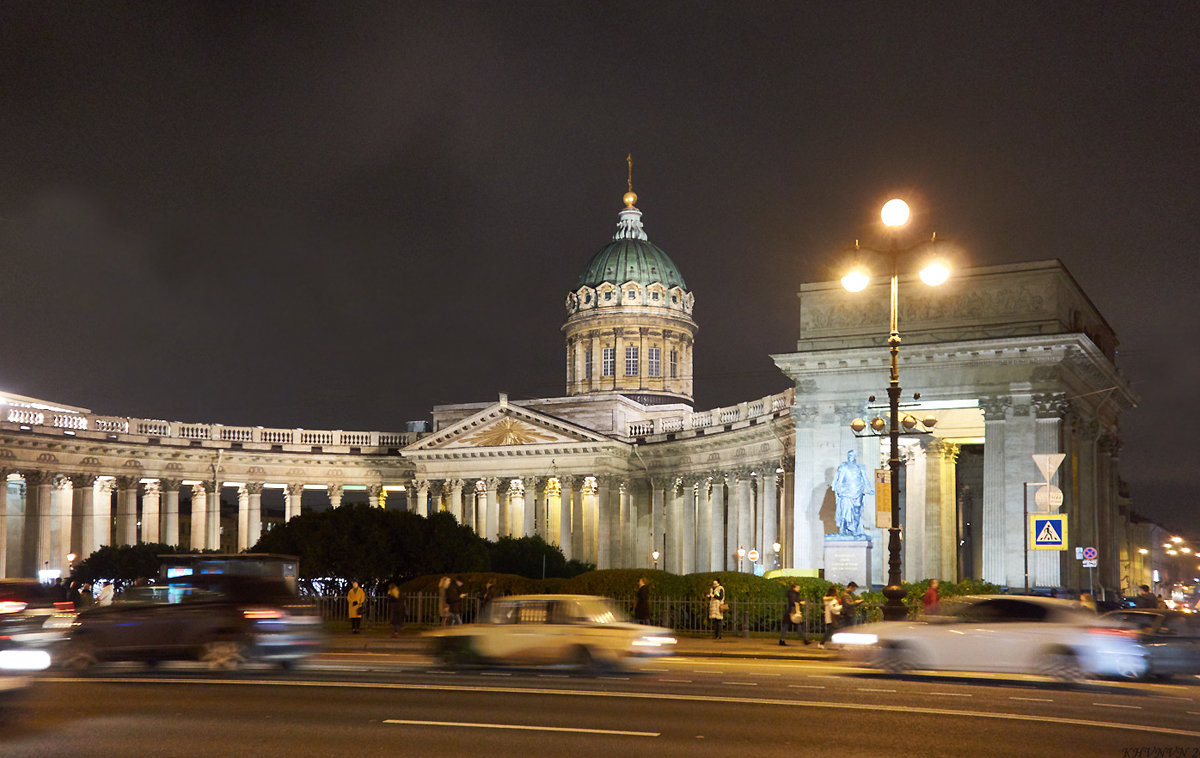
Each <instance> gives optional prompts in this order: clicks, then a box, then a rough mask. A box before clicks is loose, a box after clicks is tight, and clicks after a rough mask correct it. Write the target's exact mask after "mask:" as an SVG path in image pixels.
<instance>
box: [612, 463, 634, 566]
mask: <svg viewBox="0 0 1200 758" xmlns="http://www.w3.org/2000/svg"><path fill="white" fill-rule="evenodd" d="M629 487H630V482H629V480H628V479H623V480H621V482H620V488H619V493H618V495H617V497H618V498H619V501H620V502H619V508H620V510H621V512H620V514H619V518H620V527H619V529H620V534H619V538H618V539H619V542H620V551H619V552H617V553H616V556H617V557H616V558H615V559H614V560H615V561H616V568H633V567H634V566H635V564H634V562H633V553H634V542H635V540H636V537H635V536H634V535H635V534H637V528H636V527H637V519H635V518H634V517H633V516H634V514H633V512H632V511H633V509H632V508H631V507H630V506H631V505H632V504H633V500H632V498H631V497H630V489H629Z"/></svg>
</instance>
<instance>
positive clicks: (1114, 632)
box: [1088, 626, 1138, 639]
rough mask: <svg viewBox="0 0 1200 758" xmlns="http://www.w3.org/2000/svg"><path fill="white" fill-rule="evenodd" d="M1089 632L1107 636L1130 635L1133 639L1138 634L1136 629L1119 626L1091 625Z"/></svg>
mask: <svg viewBox="0 0 1200 758" xmlns="http://www.w3.org/2000/svg"><path fill="white" fill-rule="evenodd" d="M1088 634H1103V635H1105V636H1107V637H1129V638H1131V639H1132V638H1136V637H1137V636H1138V633H1137V630H1136V629H1123V628H1121V627H1119V626H1089V627H1088Z"/></svg>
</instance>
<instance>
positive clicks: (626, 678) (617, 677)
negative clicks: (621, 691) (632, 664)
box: [596, 676, 629, 682]
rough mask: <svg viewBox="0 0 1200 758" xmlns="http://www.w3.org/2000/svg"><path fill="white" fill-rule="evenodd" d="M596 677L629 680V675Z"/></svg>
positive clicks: (621, 680)
mask: <svg viewBox="0 0 1200 758" xmlns="http://www.w3.org/2000/svg"><path fill="white" fill-rule="evenodd" d="M596 678H597V679H610V680H611V679H615V680H617V681H620V682H628V681H629V677H627V676H598V677H596Z"/></svg>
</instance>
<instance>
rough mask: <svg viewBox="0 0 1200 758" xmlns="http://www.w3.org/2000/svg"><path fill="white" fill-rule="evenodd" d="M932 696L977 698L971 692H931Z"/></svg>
mask: <svg viewBox="0 0 1200 758" xmlns="http://www.w3.org/2000/svg"><path fill="white" fill-rule="evenodd" d="M928 694H930V695H941V696H943V697H975V696H974V695H972V694H970V693H969V692H930V693H928Z"/></svg>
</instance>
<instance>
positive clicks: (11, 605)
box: [0, 600, 28, 613]
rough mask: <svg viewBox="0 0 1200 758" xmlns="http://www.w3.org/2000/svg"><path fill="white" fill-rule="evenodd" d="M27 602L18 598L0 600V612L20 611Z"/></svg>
mask: <svg viewBox="0 0 1200 758" xmlns="http://www.w3.org/2000/svg"><path fill="white" fill-rule="evenodd" d="M26 605H28V603H22V602H21V601H20V600H0V613H20V612H21V611H23V610H25V606H26Z"/></svg>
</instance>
